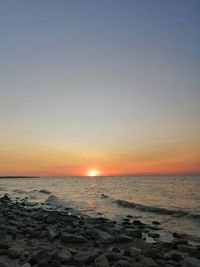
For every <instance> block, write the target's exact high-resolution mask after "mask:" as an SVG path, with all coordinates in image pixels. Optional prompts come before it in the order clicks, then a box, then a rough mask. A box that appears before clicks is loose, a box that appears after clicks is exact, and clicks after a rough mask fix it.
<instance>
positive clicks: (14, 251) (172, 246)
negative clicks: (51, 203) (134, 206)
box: [0, 195, 200, 267]
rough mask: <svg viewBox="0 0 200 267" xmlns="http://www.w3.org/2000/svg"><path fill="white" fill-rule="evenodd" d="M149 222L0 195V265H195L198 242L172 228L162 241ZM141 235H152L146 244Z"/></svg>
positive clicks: (199, 251)
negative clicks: (43, 205) (170, 236)
mask: <svg viewBox="0 0 200 267" xmlns="http://www.w3.org/2000/svg"><path fill="white" fill-rule="evenodd" d="M160 227H162V225H161V224H160V223H159V222H157V221H153V222H152V225H151V226H149V225H145V224H144V223H142V222H141V221H140V220H134V219H133V218H132V216H127V217H126V218H124V219H123V221H122V222H116V221H111V220H108V219H106V218H102V217H101V218H91V217H89V216H84V215H80V214H78V213H75V212H74V211H73V210H71V209H67V208H66V212H64V211H62V212H61V211H56V210H46V209H43V208H41V207H38V205H37V204H30V203H28V202H26V200H22V201H11V200H10V199H9V197H8V196H7V195H4V196H1V197H0V267H18V266H19V267H32V266H37V267H48V266H51V267H59V266H70V267H75V266H77V267H78V266H80V267H84V266H95V267H109V266H112V267H129V266H130V267H131V266H134V267H135V266H136V267H142V266H144V267H153V266H166V267H170V266H185V267H197V266H200V245H198V244H196V245H191V244H190V243H189V241H188V238H187V236H185V235H184V236H183V235H181V234H179V233H172V234H173V240H172V241H171V242H164V241H161V240H160V238H159V233H157V230H158V229H159V228H160ZM145 236H149V237H150V238H152V240H153V242H151V243H149V242H147V240H146V237H145Z"/></svg>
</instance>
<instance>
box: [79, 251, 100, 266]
mask: <svg viewBox="0 0 200 267" xmlns="http://www.w3.org/2000/svg"><path fill="white" fill-rule="evenodd" d="M101 253H102V250H100V249H93V250H88V251H79V252H78V253H77V254H76V255H75V256H74V259H75V260H76V261H78V262H80V263H86V264H90V263H92V262H93V261H94V259H95V258H97V257H98V256H99V255H100V254H101Z"/></svg>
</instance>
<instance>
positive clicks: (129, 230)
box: [125, 228, 142, 238]
mask: <svg viewBox="0 0 200 267" xmlns="http://www.w3.org/2000/svg"><path fill="white" fill-rule="evenodd" d="M125 232H126V234H127V235H129V236H131V237H134V238H141V237H142V231H141V229H133V228H126V229H125Z"/></svg>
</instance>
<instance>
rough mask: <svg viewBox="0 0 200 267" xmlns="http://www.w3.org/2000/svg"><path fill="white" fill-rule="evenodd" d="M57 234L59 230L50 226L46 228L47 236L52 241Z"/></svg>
mask: <svg viewBox="0 0 200 267" xmlns="http://www.w3.org/2000/svg"><path fill="white" fill-rule="evenodd" d="M58 235H59V231H58V230H55V229H52V228H49V227H48V228H47V236H48V239H49V241H51V242H52V241H54V240H55V239H56V237H57V236H58Z"/></svg>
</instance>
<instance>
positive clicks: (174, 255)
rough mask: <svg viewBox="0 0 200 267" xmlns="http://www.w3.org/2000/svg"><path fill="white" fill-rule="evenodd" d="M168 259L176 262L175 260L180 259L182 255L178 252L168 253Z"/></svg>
mask: <svg viewBox="0 0 200 267" xmlns="http://www.w3.org/2000/svg"><path fill="white" fill-rule="evenodd" d="M170 259H171V260H173V261H176V262H177V261H181V260H182V259H183V257H182V256H181V255H180V254H178V253H173V254H171V255H170Z"/></svg>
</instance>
